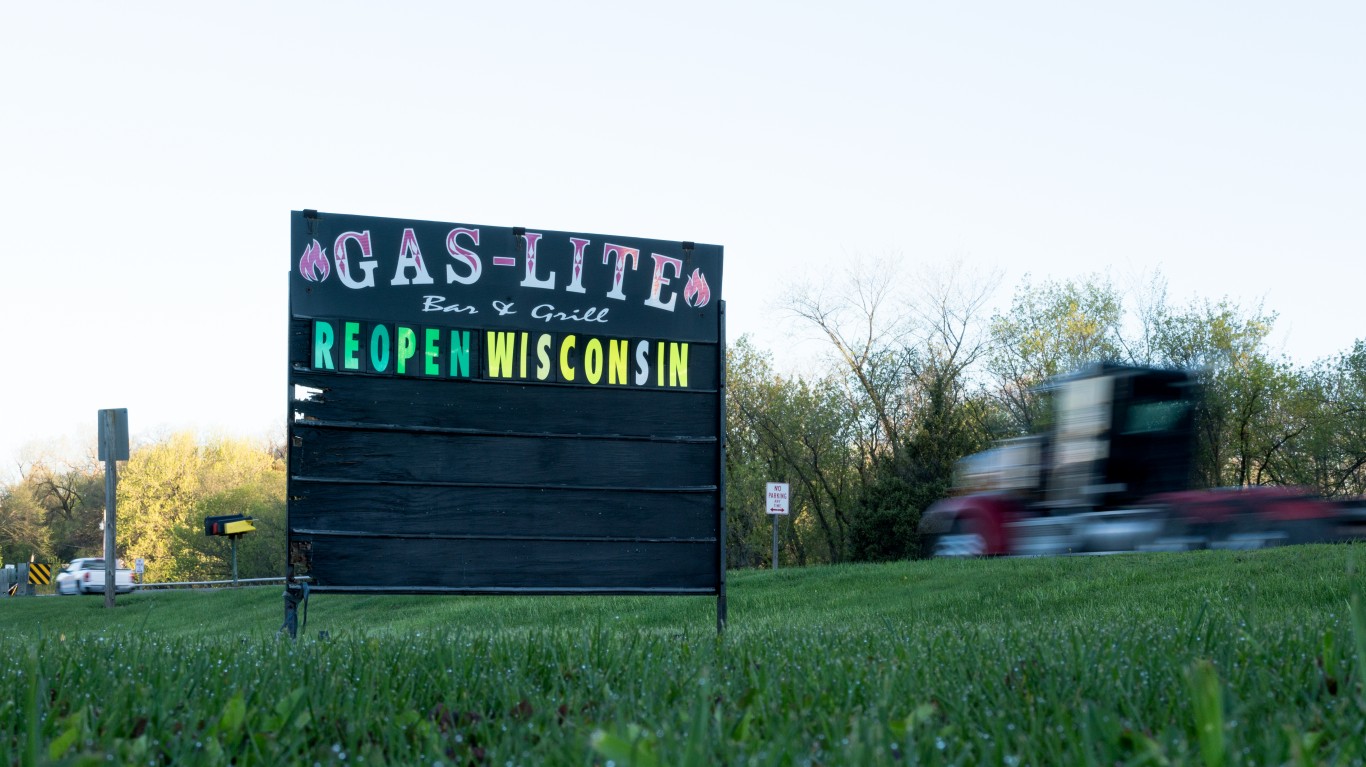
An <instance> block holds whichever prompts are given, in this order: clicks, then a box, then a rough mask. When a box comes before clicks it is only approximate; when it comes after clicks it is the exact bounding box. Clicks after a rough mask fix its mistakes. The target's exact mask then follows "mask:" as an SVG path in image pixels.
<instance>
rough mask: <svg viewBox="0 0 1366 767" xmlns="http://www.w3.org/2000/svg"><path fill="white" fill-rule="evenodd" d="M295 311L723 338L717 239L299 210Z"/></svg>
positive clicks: (294, 235)
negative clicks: (720, 333) (707, 240)
mask: <svg viewBox="0 0 1366 767" xmlns="http://www.w3.org/2000/svg"><path fill="white" fill-rule="evenodd" d="M291 224H292V225H291V264H290V311H291V314H292V315H294V316H299V317H345V318H347V319H356V320H371V321H381V322H408V323H414V324H421V325H426V326H439V327H463V328H478V329H485V328H487V329H505V330H549V331H555V332H591V333H595V334H600V335H604V336H641V335H647V336H652V337H662V338H670V339H677V340H680V341H695V342H701V343H719V342H720V339H719V338H718V332H717V328H718V324H719V323H718V312H719V307H720V304H721V299H722V277H723V274H722V260H723V249H722V247H721V246H720V245H708V244H704V243H694V242H684V241H671V240H657V239H648V238H641V237H629V236H620V235H602V234H592V233H581V232H563V231H556V230H549V229H533V228H529V227H500V226H486V225H481V224H466V223H458V222H439V221H425V220H418V219H396V218H384V217H378V216H358V215H349V214H336V213H318V212H316V211H293V212H292V213H291Z"/></svg>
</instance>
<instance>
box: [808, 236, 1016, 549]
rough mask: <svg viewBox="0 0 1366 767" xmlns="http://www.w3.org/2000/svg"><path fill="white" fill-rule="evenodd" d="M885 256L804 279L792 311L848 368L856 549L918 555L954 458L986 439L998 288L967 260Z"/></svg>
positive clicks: (846, 392) (852, 542) (852, 541)
mask: <svg viewBox="0 0 1366 767" xmlns="http://www.w3.org/2000/svg"><path fill="white" fill-rule="evenodd" d="M897 271H898V270H897V269H896V267H895V266H893V265H890V264H889V263H887V262H885V261H884V262H875V263H873V264H871V265H869V264H864V265H862V266H861V267H860V268H856V269H854V270H853V271H850V272H848V273H847V274H845V275H844V276H843V277H842V278H841V279H837V280H834V281H831V282H829V283H826V284H823V285H821V286H815V287H812V286H808V287H806V288H803V289H799V290H798V291H796V292H795V293H793V294H792V295H791V296H790V297H789V299H788V308H789V310H790V311H791V312H792V313H793V314H794V315H795V316H796V317H798V318H800V319H801V320H803V321H805V322H806V323H808V324H809V325H810V326H812V327H814V328H815V329H817V330H818V332H819V333H820V334H821V335H823V336H824V337H825V338H827V339H828V340H829V341H830V342H831V345H832V347H833V349H834V351H835V356H836V360H837V362H838V364H839V365H840V367H842V368H843V373H844V375H843V376H842V377H843V378H844V380H845V382H846V383H845V386H844V387H843V389H842V390H843V392H844V396H845V406H846V407H847V408H848V409H849V411H850V413H851V414H852V415H853V416H854V420H853V423H854V425H855V429H854V430H853V431H852V432H851V434H852V435H853V436H854V442H853V443H852V446H853V447H854V448H855V452H856V454H857V455H858V464H857V465H858V467H859V472H860V475H861V477H862V480H863V482H862V486H861V492H860V496H859V503H858V505H857V506H856V507H855V508H854V509H853V513H852V514H851V516H850V523H849V535H850V552H849V554H850V556H851V557H852V558H854V559H890V558H898V557H905V556H911V555H913V554H914V553H915V552H916V551H917V549H918V542H917V535H916V532H915V531H916V529H917V527H918V525H919V518H920V514H921V512H922V511H923V510H924V509H925V507H926V506H928V505H929V503H931V502H933V501H934V500H936V499H937V498H939V497H942V495H943V493H944V492H945V491H946V490H947V489H948V487H949V484H950V482H951V480H952V476H953V466H954V463H955V461H957V460H958V459H959V458H961V457H962V456H963V455H964V454H965V452H970V451H971V450H974V449H977V448H978V447H979V446H981V445H983V444H984V443H985V441H986V440H985V437H984V429H985V427H986V424H987V423H988V419H987V418H986V417H985V412H984V410H983V408H982V407H981V398H980V394H981V392H980V387H979V386H978V385H977V384H976V383H974V375H975V371H976V368H977V366H979V364H980V363H981V362H982V360H983V359H984V358H985V357H986V355H987V354H988V351H989V349H990V343H991V339H990V337H989V335H988V334H987V333H986V329H985V327H984V325H983V322H982V313H983V311H984V306H985V304H986V301H987V299H988V297H989V295H990V294H991V292H992V290H993V289H994V286H995V281H996V280H995V278H994V277H992V276H980V275H969V274H967V273H966V272H965V270H964V269H963V267H962V265H961V264H952V265H949V266H948V267H946V268H942V269H939V270H937V271H931V272H928V273H926V274H924V275H920V276H918V277H917V278H916V279H914V280H902V279H900V278H899V277H898V275H897Z"/></svg>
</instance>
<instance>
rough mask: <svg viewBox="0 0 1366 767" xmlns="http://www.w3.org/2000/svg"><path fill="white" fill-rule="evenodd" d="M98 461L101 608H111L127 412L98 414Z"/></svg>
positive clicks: (112, 411) (114, 409) (115, 409)
mask: <svg viewBox="0 0 1366 767" xmlns="http://www.w3.org/2000/svg"><path fill="white" fill-rule="evenodd" d="M99 428H100V434H99V460H102V461H104V606H105V607H113V606H114V593H115V592H116V591H117V590H118V584H117V583H116V582H115V578H116V577H117V575H118V559H117V558H116V557H115V556H114V545H115V538H114V519H115V517H116V511H117V510H116V504H117V499H118V486H119V477H118V462H119V461H126V460H128V409H127V408H111V409H108V410H101V411H100V420H99Z"/></svg>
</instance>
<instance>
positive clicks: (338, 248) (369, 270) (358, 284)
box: [332, 229, 379, 288]
mask: <svg viewBox="0 0 1366 767" xmlns="http://www.w3.org/2000/svg"><path fill="white" fill-rule="evenodd" d="M347 240H355V241H356V242H358V243H360V257H361V258H365V259H373V258H374V257H375V253H374V251H373V250H371V249H370V230H369V229H366V230H365V231H363V232H342V233H341V234H340V235H338V236H337V241H336V242H334V243H332V260H333V261H336V262H337V276H339V277H341V281H342V284H343V285H345V286H346V287H348V288H373V287H374V286H375V267H376V266H379V263H378V262H376V261H361V262H360V263H359V264H358V266H360V270H361V271H362V272H364V273H365V276H364V277H362V278H361V279H359V280H358V279H356V278H355V277H353V276H352V275H351V269H350V262H349V261H348V259H347V255H346V241H347Z"/></svg>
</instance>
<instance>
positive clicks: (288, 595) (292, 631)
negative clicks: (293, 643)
mask: <svg viewBox="0 0 1366 767" xmlns="http://www.w3.org/2000/svg"><path fill="white" fill-rule="evenodd" d="M302 598H303V591H302V589H300V588H299V587H298V586H294V585H292V584H290V585H287V586H285V625H284V626H281V627H280V629H281V630H282V631H288V632H289V638H290V639H298V637H299V600H300V599H302Z"/></svg>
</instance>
